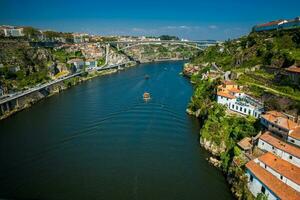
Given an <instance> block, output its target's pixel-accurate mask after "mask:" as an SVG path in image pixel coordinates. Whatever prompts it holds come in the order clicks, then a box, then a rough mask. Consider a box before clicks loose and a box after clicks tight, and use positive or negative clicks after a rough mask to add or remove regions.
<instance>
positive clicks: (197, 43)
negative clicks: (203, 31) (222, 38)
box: [105, 40, 220, 51]
mask: <svg viewBox="0 0 300 200" xmlns="http://www.w3.org/2000/svg"><path fill="white" fill-rule="evenodd" d="M219 43H220V42H219V41H215V40H191V41H182V40H159V41H148V40H141V41H110V42H105V44H109V45H113V46H116V47H117V49H118V51H122V50H125V49H129V48H132V47H135V46H140V45H151V44H152V45H155V44H156V45H162V44H174V45H183V46H188V47H192V48H196V49H198V50H204V49H205V48H206V47H208V46H212V45H216V44H219ZM120 45H126V47H124V48H120V47H119V46H120Z"/></svg>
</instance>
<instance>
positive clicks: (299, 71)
mask: <svg viewBox="0 0 300 200" xmlns="http://www.w3.org/2000/svg"><path fill="white" fill-rule="evenodd" d="M285 71H286V73H287V75H288V76H289V78H290V79H291V80H292V81H293V83H294V84H295V85H299V84H300V66H298V65H292V66H290V67H289V68H287V69H286V70H285Z"/></svg>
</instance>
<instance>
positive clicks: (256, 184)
mask: <svg viewBox="0 0 300 200" xmlns="http://www.w3.org/2000/svg"><path fill="white" fill-rule="evenodd" d="M246 175H247V177H248V188H249V190H250V192H251V193H252V194H253V195H254V196H255V197H256V196H257V195H258V194H259V193H262V192H261V187H262V186H263V184H262V183H261V182H260V181H259V180H258V179H257V178H256V177H255V176H254V175H252V176H253V181H252V182H251V181H250V175H251V172H250V171H249V170H247V172H246ZM265 189H266V191H265V195H267V197H268V200H277V199H279V198H277V197H276V196H275V194H273V193H272V192H271V191H270V190H269V189H268V188H267V187H265Z"/></svg>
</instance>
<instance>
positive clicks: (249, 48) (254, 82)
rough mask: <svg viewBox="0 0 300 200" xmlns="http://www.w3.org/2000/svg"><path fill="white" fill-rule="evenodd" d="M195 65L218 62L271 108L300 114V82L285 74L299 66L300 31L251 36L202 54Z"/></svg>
mask: <svg viewBox="0 0 300 200" xmlns="http://www.w3.org/2000/svg"><path fill="white" fill-rule="evenodd" d="M192 63H194V64H195V65H200V66H201V65H204V64H205V63H216V65H217V66H219V67H220V68H221V69H222V70H223V71H231V72H232V78H233V79H236V81H237V82H238V83H239V84H240V85H244V86H245V91H247V92H248V93H249V94H250V95H252V96H254V97H257V98H260V99H261V100H263V101H264V102H265V105H266V107H267V108H268V109H277V110H281V111H285V112H288V111H291V112H292V113H294V114H296V113H297V112H298V114H300V113H299V112H300V83H295V82H293V81H291V80H290V78H289V77H288V76H286V75H285V69H286V68H287V67H289V66H291V65H300V29H294V30H281V31H269V32H260V33H255V32H253V33H250V34H249V35H248V36H244V37H241V38H239V39H235V40H228V41H226V42H224V43H223V44H220V45H217V46H212V47H209V48H207V49H206V50H205V51H203V52H200V53H199V55H198V56H195V57H194V58H193V59H192Z"/></svg>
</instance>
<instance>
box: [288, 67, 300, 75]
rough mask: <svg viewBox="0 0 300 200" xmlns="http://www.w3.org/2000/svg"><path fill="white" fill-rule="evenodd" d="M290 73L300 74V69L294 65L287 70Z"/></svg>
mask: <svg viewBox="0 0 300 200" xmlns="http://www.w3.org/2000/svg"><path fill="white" fill-rule="evenodd" d="M286 71H288V72H294V73H300V67H299V66H296V65H293V66H290V67H289V68H287V69H286Z"/></svg>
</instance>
